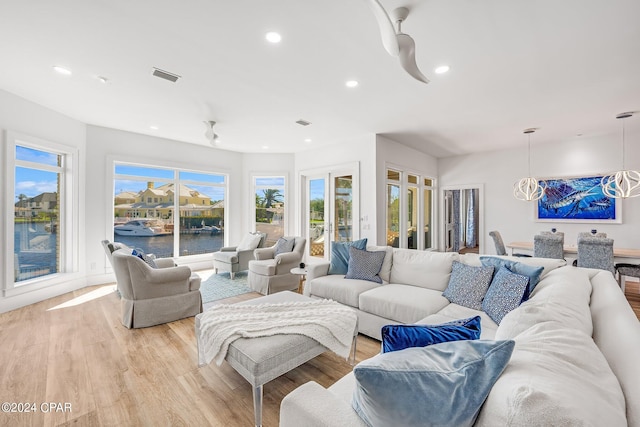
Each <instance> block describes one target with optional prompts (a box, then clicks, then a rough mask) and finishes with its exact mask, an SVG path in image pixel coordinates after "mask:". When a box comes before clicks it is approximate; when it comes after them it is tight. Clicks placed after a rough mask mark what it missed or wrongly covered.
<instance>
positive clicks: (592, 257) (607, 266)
mask: <svg viewBox="0 0 640 427" xmlns="http://www.w3.org/2000/svg"><path fill="white" fill-rule="evenodd" d="M578 267H586V268H598V269H600V270H607V271H610V272H611V274H613V275H614V276H615V274H616V269H615V265H614V263H613V239H607V238H606V237H593V236H584V237H578Z"/></svg>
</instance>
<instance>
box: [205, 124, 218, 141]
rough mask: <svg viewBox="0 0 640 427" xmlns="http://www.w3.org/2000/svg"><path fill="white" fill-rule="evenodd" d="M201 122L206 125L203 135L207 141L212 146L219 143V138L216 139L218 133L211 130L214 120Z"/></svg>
mask: <svg viewBox="0 0 640 427" xmlns="http://www.w3.org/2000/svg"><path fill="white" fill-rule="evenodd" d="M203 123H204V124H205V125H207V131H206V132H205V134H204V136H206V137H207V139H208V140H209V143H210V144H211V145H214V146H215V145H219V144H220V140H219V139H218V134H217V133H215V132H214V131H213V127H214V126H215V124H216V122H214V121H213V120H209V121H205V122H203Z"/></svg>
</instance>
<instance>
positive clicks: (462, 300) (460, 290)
mask: <svg viewBox="0 0 640 427" xmlns="http://www.w3.org/2000/svg"><path fill="white" fill-rule="evenodd" d="M493 270H494V268H493V267H474V266H471V265H466V264H463V263H461V262H458V261H454V262H453V266H452V268H451V277H450V279H449V285H448V286H447V288H446V289H445V290H444V292H443V293H442V296H444V297H445V298H447V299H448V300H449V301H451V302H453V303H456V304H460V305H463V306H465V307H469V308H473V309H474V310H482V299H483V298H484V295H485V294H486V293H487V289H489V285H490V284H491V279H492V278H493Z"/></svg>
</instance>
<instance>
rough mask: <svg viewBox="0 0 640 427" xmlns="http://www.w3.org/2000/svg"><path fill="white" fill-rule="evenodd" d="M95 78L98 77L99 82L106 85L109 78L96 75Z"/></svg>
mask: <svg viewBox="0 0 640 427" xmlns="http://www.w3.org/2000/svg"><path fill="white" fill-rule="evenodd" d="M96 78H97V79H98V81H99V82H100V83H102V84H105V85H106V84H107V82H108V81H109V79H108V78H106V77H103V76H98V77H96Z"/></svg>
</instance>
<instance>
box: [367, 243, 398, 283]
mask: <svg viewBox="0 0 640 427" xmlns="http://www.w3.org/2000/svg"><path fill="white" fill-rule="evenodd" d="M366 249H367V250H368V251H371V252H377V251H385V252H386V253H387V255H385V257H384V261H383V262H382V268H380V273H379V274H378V275H379V276H380V278H381V279H382V282H383V283H389V280H390V279H391V265H392V263H393V248H392V247H391V246H372V245H367V248H366Z"/></svg>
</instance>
